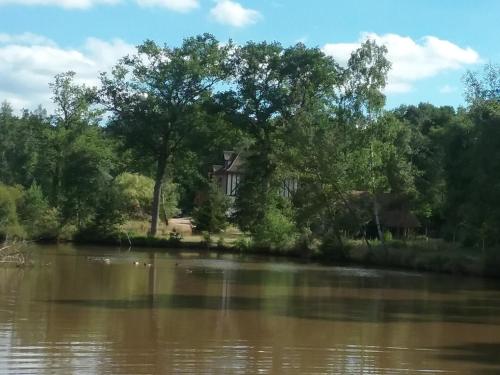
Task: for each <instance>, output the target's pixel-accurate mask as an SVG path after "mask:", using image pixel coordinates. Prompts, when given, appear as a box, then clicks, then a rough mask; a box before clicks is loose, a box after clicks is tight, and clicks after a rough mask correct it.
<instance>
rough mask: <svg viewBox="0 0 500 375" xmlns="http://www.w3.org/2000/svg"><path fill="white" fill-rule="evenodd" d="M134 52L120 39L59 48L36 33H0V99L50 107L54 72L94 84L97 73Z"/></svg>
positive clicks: (19, 106) (19, 104) (87, 41)
mask: <svg viewBox="0 0 500 375" xmlns="http://www.w3.org/2000/svg"><path fill="white" fill-rule="evenodd" d="M30 40H31V42H32V43H29V41H30ZM134 51H135V47H133V46H132V45H130V44H127V43H125V42H124V41H122V40H120V39H113V40H111V41H104V40H101V39H96V38H88V39H87V40H86V41H85V43H84V45H83V46H81V47H80V48H62V47H59V46H58V45H57V44H56V43H54V42H53V41H51V40H49V39H47V38H45V37H43V36H39V35H34V34H21V35H8V34H0V88H1V89H0V101H3V100H7V101H8V102H10V103H11V104H12V105H13V106H14V108H16V109H20V108H22V107H25V108H31V109H32V108H35V107H36V106H37V105H39V104H42V105H43V106H45V107H47V108H48V109H51V108H52V105H51V100H50V98H51V95H52V94H51V92H50V89H49V86H48V85H49V83H50V82H52V81H53V79H54V76H55V75H56V74H58V73H62V72H66V71H68V70H73V71H75V72H76V73H77V82H78V83H84V84H86V85H88V86H96V85H98V84H99V73H100V72H102V71H108V70H109V69H110V68H111V67H112V66H113V65H115V64H116V62H117V61H118V59H119V58H121V57H123V56H125V55H127V54H131V53H133V52H134Z"/></svg>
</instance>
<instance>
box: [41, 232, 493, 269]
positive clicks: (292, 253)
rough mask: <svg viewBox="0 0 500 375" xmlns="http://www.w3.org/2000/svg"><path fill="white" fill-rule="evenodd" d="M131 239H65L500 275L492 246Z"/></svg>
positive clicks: (144, 248)
mask: <svg viewBox="0 0 500 375" xmlns="http://www.w3.org/2000/svg"><path fill="white" fill-rule="evenodd" d="M130 241H131V244H130V245H129V243H128V240H127V239H125V241H123V240H122V241H119V240H117V239H115V238H110V239H78V240H71V241H65V242H68V243H72V244H74V245H76V246H84V245H98V246H109V247H116V246H120V247H127V248H131V249H136V250H138V251H153V250H154V251H162V250H193V251H194V250H197V251H215V252H220V253H226V254H248V255H259V256H269V257H281V258H289V259H294V260H302V261H311V262H317V263H319V264H322V265H326V266H363V267H369V268H386V269H394V270H406V271H416V272H429V273H434V274H444V275H455V276H473V277H483V278H496V279H498V278H500V255H498V254H497V253H498V252H496V251H494V250H493V249H492V250H490V251H484V252H482V253H480V250H477V249H466V250H463V249H459V248H454V249H444V250H441V249H437V250H423V249H422V248H419V246H412V245H405V246H404V247H395V246H387V247H386V248H385V249H383V248H381V247H380V246H379V245H375V246H372V248H371V249H368V248H367V247H366V245H358V246H352V247H350V248H348V249H346V250H345V251H343V252H340V251H332V252H329V253H320V252H306V251H303V250H301V249H290V250H283V249H271V248H262V247H261V248H257V247H252V246H248V247H245V248H241V247H238V246H234V245H231V246H227V245H220V244H214V243H211V244H206V243H203V242H194V241H178V240H172V239H166V238H154V237H131V238H130ZM41 243H44V242H41ZM45 243H47V242H45Z"/></svg>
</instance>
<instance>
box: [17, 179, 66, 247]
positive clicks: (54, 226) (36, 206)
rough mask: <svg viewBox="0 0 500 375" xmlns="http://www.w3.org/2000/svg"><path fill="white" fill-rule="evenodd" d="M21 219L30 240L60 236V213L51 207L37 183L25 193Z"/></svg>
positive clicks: (22, 201) (20, 210)
mask: <svg viewBox="0 0 500 375" xmlns="http://www.w3.org/2000/svg"><path fill="white" fill-rule="evenodd" d="M19 217H20V220H21V222H22V225H23V227H24V228H25V230H26V234H27V235H28V237H29V238H32V239H53V238H56V237H57V236H58V234H59V228H60V217H59V211H58V210H57V209H56V208H54V207H50V205H49V203H48V201H47V199H46V198H45V196H44V195H43V193H42V190H41V189H40V187H39V186H38V185H37V184H35V183H34V184H32V185H31V187H30V188H29V189H28V190H26V191H25V192H24V195H23V198H22V200H21V203H20V207H19Z"/></svg>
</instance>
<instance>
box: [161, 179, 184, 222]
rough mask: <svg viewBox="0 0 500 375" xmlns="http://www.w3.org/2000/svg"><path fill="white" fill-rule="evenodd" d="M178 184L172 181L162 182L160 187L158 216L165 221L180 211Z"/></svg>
mask: <svg viewBox="0 0 500 375" xmlns="http://www.w3.org/2000/svg"><path fill="white" fill-rule="evenodd" d="M179 199H180V194H179V186H178V185H177V184H174V183H173V182H164V183H163V185H162V188H161V202H160V207H161V211H160V217H161V218H162V219H163V220H164V221H165V222H166V221H167V220H168V219H169V218H171V217H174V216H177V215H178V214H179V213H180V212H181V211H180V209H179V207H178V205H179Z"/></svg>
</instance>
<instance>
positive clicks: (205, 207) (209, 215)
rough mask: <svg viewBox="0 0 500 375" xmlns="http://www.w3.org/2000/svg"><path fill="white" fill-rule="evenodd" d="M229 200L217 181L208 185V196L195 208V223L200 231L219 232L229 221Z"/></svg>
mask: <svg viewBox="0 0 500 375" xmlns="http://www.w3.org/2000/svg"><path fill="white" fill-rule="evenodd" d="M228 209H229V201H228V199H227V197H226V196H225V195H224V194H223V193H222V191H221V190H220V189H219V187H218V186H217V185H216V184H215V183H210V184H209V185H208V191H207V195H206V198H205V199H204V200H203V201H202V202H201V203H200V204H199V205H198V206H197V207H196V208H195V209H194V211H193V223H194V225H195V226H196V230H198V231H207V232H209V233H219V232H220V231H221V230H223V229H225V228H226V227H227V226H228V224H229V222H228V219H227V216H226V213H227V211H228Z"/></svg>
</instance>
